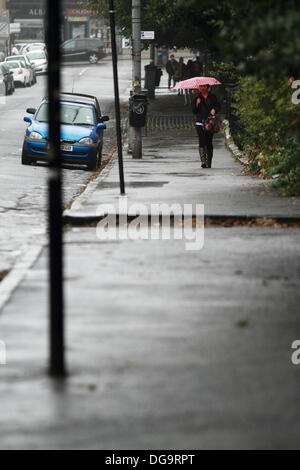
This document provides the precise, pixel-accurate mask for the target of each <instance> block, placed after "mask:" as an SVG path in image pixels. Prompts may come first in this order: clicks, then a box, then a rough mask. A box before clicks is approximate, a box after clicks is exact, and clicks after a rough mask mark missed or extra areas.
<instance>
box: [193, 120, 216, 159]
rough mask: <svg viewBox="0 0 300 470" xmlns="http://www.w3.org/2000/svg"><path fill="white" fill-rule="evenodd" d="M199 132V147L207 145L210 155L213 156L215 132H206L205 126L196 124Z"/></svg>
mask: <svg viewBox="0 0 300 470" xmlns="http://www.w3.org/2000/svg"><path fill="white" fill-rule="evenodd" d="M196 129H197V134H198V138H199V147H202V148H204V147H206V148H207V151H208V155H209V156H211V157H212V155H213V151H214V148H213V137H214V135H213V133H212V132H204V130H203V126H196Z"/></svg>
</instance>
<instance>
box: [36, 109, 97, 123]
mask: <svg viewBox="0 0 300 470" xmlns="http://www.w3.org/2000/svg"><path fill="white" fill-rule="evenodd" d="M60 118H61V123H62V124H70V125H73V126H94V125H95V118H94V112H93V109H92V108H89V107H87V106H81V105H80V104H79V105H71V104H70V105H68V104H64V103H62V104H61V109H60ZM35 120H36V121H38V122H48V104H47V103H44V104H42V106H41V107H40V109H39V110H38V112H37V115H36V116H35Z"/></svg>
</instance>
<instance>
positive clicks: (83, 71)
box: [78, 68, 88, 77]
mask: <svg viewBox="0 0 300 470" xmlns="http://www.w3.org/2000/svg"><path fill="white" fill-rule="evenodd" d="M87 71H88V68H86V69H83V70H82V71H81V72H79V74H78V75H79V77H82V75H83V74H85V72H87Z"/></svg>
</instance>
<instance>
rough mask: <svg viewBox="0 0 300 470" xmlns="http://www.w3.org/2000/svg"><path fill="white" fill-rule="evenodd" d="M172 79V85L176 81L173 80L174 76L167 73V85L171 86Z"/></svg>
mask: <svg viewBox="0 0 300 470" xmlns="http://www.w3.org/2000/svg"><path fill="white" fill-rule="evenodd" d="M172 80H173V87H174V86H175V85H176V82H175V80H174V76H173V75H170V74H169V82H168V87H169V88H171V82H172Z"/></svg>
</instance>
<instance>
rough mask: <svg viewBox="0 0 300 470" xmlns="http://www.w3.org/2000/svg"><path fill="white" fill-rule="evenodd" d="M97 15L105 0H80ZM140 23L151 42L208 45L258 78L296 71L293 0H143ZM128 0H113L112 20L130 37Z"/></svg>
mask: <svg viewBox="0 0 300 470" xmlns="http://www.w3.org/2000/svg"><path fill="white" fill-rule="evenodd" d="M85 3H86V5H87V6H88V7H89V8H92V9H93V10H95V11H98V12H99V13H101V14H106V15H107V13H108V1H107V0H85ZM141 3H142V28H143V29H144V30H155V31H156V41H155V42H156V45H158V46H177V47H189V48H192V49H199V50H201V49H202V50H203V49H204V48H205V49H208V50H210V51H212V52H213V53H214V55H215V56H219V57H221V58H222V59H223V60H224V59H225V60H228V61H233V62H235V63H238V64H239V67H240V69H241V70H244V71H246V72H250V73H252V74H256V75H258V76H261V77H266V76H269V77H271V76H272V75H273V74H280V75H282V76H284V75H297V74H298V73H299V66H298V64H299V63H300V37H299V31H300V9H299V5H298V0H273V1H272V2H270V0H255V1H253V0H219V1H215V0H142V2H141ZM131 4H132V2H131V0H115V5H116V9H117V22H118V25H119V27H120V28H121V29H122V31H123V32H124V35H126V36H127V37H130V36H131Z"/></svg>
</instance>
